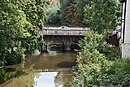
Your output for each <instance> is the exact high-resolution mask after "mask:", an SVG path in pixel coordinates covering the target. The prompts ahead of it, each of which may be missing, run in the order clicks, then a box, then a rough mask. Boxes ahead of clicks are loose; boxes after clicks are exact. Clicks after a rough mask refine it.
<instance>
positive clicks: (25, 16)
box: [0, 0, 45, 65]
mask: <svg viewBox="0 0 130 87" xmlns="http://www.w3.org/2000/svg"><path fill="white" fill-rule="evenodd" d="M44 3H45V2H44V1H43V0H0V41H1V42H0V65H2V64H5V63H6V64H14V63H17V62H20V61H21V58H23V57H24V56H25V55H26V54H30V53H32V52H33V51H34V49H36V48H37V47H38V44H40V43H41V38H40V34H39V32H38V31H39V30H40V29H42V26H43V13H44V12H43V8H44Z"/></svg>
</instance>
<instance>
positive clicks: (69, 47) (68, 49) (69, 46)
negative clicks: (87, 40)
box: [64, 43, 71, 51]
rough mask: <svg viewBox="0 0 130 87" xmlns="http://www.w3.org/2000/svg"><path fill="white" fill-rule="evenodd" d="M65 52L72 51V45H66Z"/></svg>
mask: <svg viewBox="0 0 130 87" xmlns="http://www.w3.org/2000/svg"><path fill="white" fill-rule="evenodd" d="M64 50H65V51H71V43H64Z"/></svg>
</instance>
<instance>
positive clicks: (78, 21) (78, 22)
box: [61, 0, 89, 27]
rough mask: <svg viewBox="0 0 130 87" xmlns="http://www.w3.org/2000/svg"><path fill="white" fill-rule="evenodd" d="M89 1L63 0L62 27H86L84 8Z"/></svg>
mask: <svg viewBox="0 0 130 87" xmlns="http://www.w3.org/2000/svg"><path fill="white" fill-rule="evenodd" d="M88 2H89V0H61V25H66V26H78V27H79V26H84V23H83V18H84V15H83V14H84V13H83V8H84V6H85V5H86V4H87V3H88Z"/></svg>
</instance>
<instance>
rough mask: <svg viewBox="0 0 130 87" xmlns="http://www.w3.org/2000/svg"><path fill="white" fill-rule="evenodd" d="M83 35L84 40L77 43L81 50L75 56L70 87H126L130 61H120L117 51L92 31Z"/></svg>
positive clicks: (129, 74)
mask: <svg viewBox="0 0 130 87" xmlns="http://www.w3.org/2000/svg"><path fill="white" fill-rule="evenodd" d="M85 35H86V36H85V38H84V39H83V40H81V41H80V42H79V46H80V48H81V49H80V51H79V54H78V56H77V66H76V68H75V78H74V82H73V84H72V86H73V87H106V86H109V87H119V86H124V87H128V86H129V84H130V83H129V76H130V73H129V72H130V71H129V70H130V69H129V68H130V61H129V60H121V59H120V55H119V53H120V52H119V49H118V48H117V49H115V48H113V47H112V46H110V45H108V44H107V43H106V41H105V39H104V37H103V36H102V35H99V34H97V33H94V32H93V31H91V32H88V33H86V34H85ZM114 49H115V50H114ZM113 52H115V54H114V53H113ZM109 57H110V58H109Z"/></svg>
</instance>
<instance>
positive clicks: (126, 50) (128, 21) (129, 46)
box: [122, 0, 130, 58]
mask: <svg viewBox="0 0 130 87" xmlns="http://www.w3.org/2000/svg"><path fill="white" fill-rule="evenodd" d="M125 17H126V18H125V31H124V43H122V57H123V58H128V57H129V58H130V0H127V5H126V15H125Z"/></svg>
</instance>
